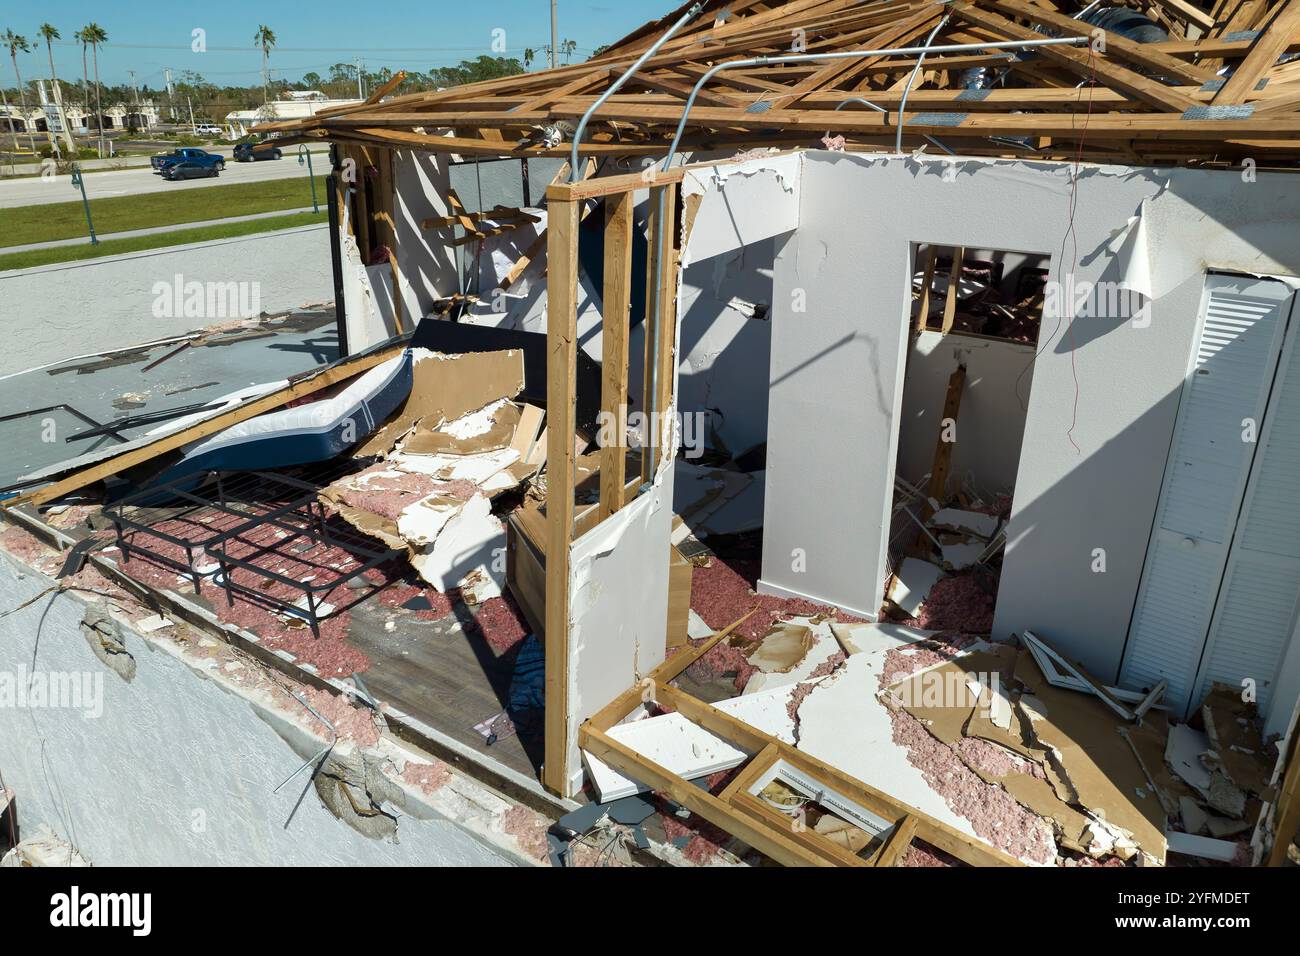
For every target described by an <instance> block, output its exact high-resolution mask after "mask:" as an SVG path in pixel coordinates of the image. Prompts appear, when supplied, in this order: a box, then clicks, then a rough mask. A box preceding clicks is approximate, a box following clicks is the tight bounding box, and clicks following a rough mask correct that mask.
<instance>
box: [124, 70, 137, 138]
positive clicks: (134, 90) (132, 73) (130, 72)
mask: <svg viewBox="0 0 1300 956" xmlns="http://www.w3.org/2000/svg"><path fill="white" fill-rule="evenodd" d="M126 75H127V76H129V77H130V78H131V92H132V99H133V100H134V101H135V119H134V120H133V121H132V122H130V123H128V124H127V125H128V126H129V127H130V128H131V129H135V128H136V124H137V123H139V122H140V87H138V86H136V85H135V70H127V71H126Z"/></svg>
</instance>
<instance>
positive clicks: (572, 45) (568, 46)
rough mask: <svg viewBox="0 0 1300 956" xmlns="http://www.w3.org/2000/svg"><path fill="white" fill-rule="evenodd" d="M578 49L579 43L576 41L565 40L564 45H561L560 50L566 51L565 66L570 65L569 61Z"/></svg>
mask: <svg viewBox="0 0 1300 956" xmlns="http://www.w3.org/2000/svg"><path fill="white" fill-rule="evenodd" d="M577 48H578V41H576V40H565V41H564V42H563V43H561V44H560V49H562V50H563V51H564V65H565V66H568V65H569V59H570V57H572V56H573V51H574V50H576V49H577Z"/></svg>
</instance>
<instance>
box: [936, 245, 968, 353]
mask: <svg viewBox="0 0 1300 956" xmlns="http://www.w3.org/2000/svg"><path fill="white" fill-rule="evenodd" d="M965 259H966V250H965V249H964V248H963V247H961V246H954V247H953V250H952V266H951V267H950V268H949V270H948V294H947V295H946V296H945V297H944V300H943V328H942V330H941V331H942V332H943V334H944V335H947V334H948V333H949V332H951V331H952V324H953V322H954V321H956V318H957V299H958V298H959V297H960V296H961V273H962V264H963V262H964V261H965Z"/></svg>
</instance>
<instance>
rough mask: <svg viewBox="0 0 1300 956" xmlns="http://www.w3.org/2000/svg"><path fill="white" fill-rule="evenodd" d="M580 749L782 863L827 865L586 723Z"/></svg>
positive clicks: (797, 845) (823, 860)
mask: <svg viewBox="0 0 1300 956" xmlns="http://www.w3.org/2000/svg"><path fill="white" fill-rule="evenodd" d="M578 739H579V743H580V745H581V746H582V749H583V750H585V751H587V752H588V753H590V754H592V755H593V756H595V757H598V758H600V759H601V760H603V761H605V763H607V764H609V765H610V766H611V767H613V768H614V769H615V770H618V771H620V772H621V773H624V774H626V775H627V776H629V777H631V778H632V779H633V780H637V781H639V782H641V783H643V784H645V785H646V786H648V787H651V788H653V789H654V790H657V791H659V792H660V793H663V794H666V795H667V796H668V797H669V798H670V799H672V800H673V801H674V802H675V803H677V804H679V805H681V806H683V807H685V808H686V809H687V810H690V811H691V812H692V813H698V814H699V815H700V816H702V817H703V818H704V819H706V820H708V821H709V822H710V823H713V824H716V825H717V826H720V827H722V828H723V829H724V830H726V831H727V832H728V833H730V834H732V835H733V836H735V837H737V838H739V839H741V840H743V841H745V842H746V843H748V844H749V845H750V846H752V847H753V848H754V849H756V850H758V851H759V852H760V853H765V854H767V855H768V856H770V857H771V858H772V859H774V860H776V861H777V862H778V863H784V864H785V865H786V866H829V865H831V864H830V863H828V862H827V861H826V860H825V859H824V858H823V857H821V856H818V855H817V854H815V853H812V852H810V851H808V850H806V849H804V848H803V847H802V846H800V845H799V844H798V843H797V842H795V841H794V840H793V839H791V838H790V837H789V836H787V835H785V834H782V833H779V832H777V831H775V830H773V829H772V828H771V827H768V826H765V825H764V824H761V823H759V822H757V821H755V820H753V818H751V817H749V816H748V815H747V814H744V813H741V812H739V811H737V810H735V809H734V808H732V807H731V806H730V805H729V804H726V803H724V802H723V801H722V800H720V799H719V798H718V797H715V796H714V795H713V794H711V793H709V792H708V791H706V790H701V789H700V788H699V787H697V786H695V784H693V783H689V782H687V781H686V780H683V779H682V778H681V777H679V776H677V774H675V773H673V772H672V771H671V770H669V769H667V768H666V767H663V766H661V765H660V764H657V763H655V762H654V761H653V760H650V759H649V758H647V757H644V756H642V755H641V754H639V753H637V752H636V751H635V750H633V749H632V748H631V747H628V746H626V745H625V744H622V743H620V742H619V741H617V740H615V739H614V738H612V737H610V736H609V735H608V734H606V733H604V732H603V731H600V730H597V729H596V728H595V727H592V726H591V725H590V724H589V723H588V724H583V726H582V728H581V730H580V731H579V733H578Z"/></svg>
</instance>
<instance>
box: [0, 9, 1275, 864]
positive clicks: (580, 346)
mask: <svg viewBox="0 0 1300 956" xmlns="http://www.w3.org/2000/svg"><path fill="white" fill-rule="evenodd" d="M1297 54H1300V2H1297V0H1280V2H1277V3H1273V4H1271V5H1270V4H1239V5H1234V4H1231V3H1228V4H1222V3H1219V4H1213V5H1210V4H1208V3H1201V4H1197V3H1186V2H1178V3H1171V2H1167V0H1156V2H1153V3H1149V4H1142V5H1140V9H1139V8H1138V7H1136V6H1135V7H1128V6H1125V5H1122V4H1119V3H1113V4H1095V3H1094V4H1087V5H1085V4H1082V3H1070V2H1067V3H1053V2H1047V3H1029V2H1021V0H971V2H950V3H934V2H922V0H909V2H887V0H882V2H875V3H859V2H850V0H785V2H779V3H773V2H770V0H769V2H767V3H755V2H747V0H731V2H721V0H710V2H707V3H703V4H690V5H687V6H683V7H681V8H679V9H678V10H675V11H672V12H670V13H668V14H666V15H665V16H664V17H663V18H662V19H661V20H659V21H656V22H654V23H650V24H647V25H646V26H645V27H644V28H642V29H641V30H638V31H636V32H635V33H633V34H631V35H630V36H628V37H626V38H624V39H623V40H621V41H619V42H618V43H615V44H614V45H613V46H611V47H610V48H609V49H608V50H607V51H606V52H604V53H602V54H601V56H599V57H596V58H593V59H592V60H590V61H587V62H585V63H582V64H574V65H571V66H565V67H560V68H556V69H551V70H546V71H541V72H537V73H528V74H523V75H520V76H515V77H509V78H505V79H498V80H491V81H486V82H482V83H476V84H472V85H469V86H464V87H457V88H453V89H448V90H443V91H439V92H436V93H418V94H410V95H393V90H394V89H395V88H396V87H397V85H398V84H399V83H400V77H397V78H395V79H394V81H393V82H392V83H391V84H389V86H388V87H385V88H383V89H380V90H377V91H376V92H375V93H374V95H372V96H371V97H370V98H369V99H368V100H367V101H365V102H364V103H359V104H355V105H349V106H343V107H337V108H330V109H324V110H320V111H318V112H317V113H316V114H315V115H313V116H312V117H309V118H307V119H303V120H291V121H283V122H277V123H272V124H269V125H268V126H267V127H265V128H266V129H267V130H268V131H274V132H276V133H277V134H278V135H279V136H280V137H281V138H282V140H283V141H284V143H285V144H286V145H288V144H294V143H298V142H318V141H324V142H328V143H330V144H331V145H332V155H333V171H332V175H331V183H332V187H331V195H330V212H331V229H330V240H331V253H332V268H333V276H334V287H335V302H334V316H335V320H336V325H337V329H338V334H339V339H340V343H341V347H342V351H343V353H344V357H343V358H341V359H339V360H338V361H337V362H335V363H333V364H331V365H328V366H324V367H321V368H318V369H313V370H311V371H308V372H305V373H301V374H298V375H295V376H293V377H292V378H289V379H287V380H277V381H270V382H268V383H267V384H265V385H262V386H257V387H254V388H248V389H244V390H243V391H242V392H239V393H232V394H231V395H229V396H227V397H226V399H225V401H224V403H222V404H221V405H220V407H217V408H205V409H203V410H200V411H197V412H195V413H194V414H193V415H191V416H189V417H187V418H181V419H176V420H172V421H170V422H168V423H166V424H164V425H161V426H158V427H157V428H155V429H153V430H152V431H150V432H148V433H145V434H141V435H137V436H133V437H130V438H129V440H127V441H125V442H124V443H121V444H117V445H109V446H105V447H103V448H101V449H100V450H98V451H95V452H92V453H89V454H87V455H83V456H82V457H80V458H78V459H74V460H71V461H63V462H59V463H58V464H55V465H48V466H46V467H45V468H43V469H41V470H39V471H36V472H34V473H30V474H27V475H25V476H23V478H22V481H21V482H20V485H19V486H18V487H15V488H13V489H12V495H11V497H9V498H8V499H7V500H5V501H3V502H0V504H3V505H4V506H5V516H6V518H7V519H8V520H9V521H10V522H12V523H14V524H15V525H16V526H17V527H18V528H21V529H23V533H24V534H32V535H36V536H37V537H38V538H43V539H44V540H45V541H46V542H47V543H51V544H53V545H54V546H55V547H57V548H59V549H62V550H66V551H67V552H68V554H67V556H66V561H65V560H64V557H63V556H60V558H59V560H58V561H57V562H54V563H55V564H58V565H60V566H61V567H59V568H57V569H56V570H59V571H62V572H64V576H62V577H59V579H58V580H60V581H64V580H68V579H69V578H72V577H75V576H76V575H84V574H86V573H87V571H86V570H85V569H87V568H88V569H91V570H93V571H94V573H95V574H97V575H102V576H105V577H106V578H107V580H108V581H109V582H111V583H112V587H114V588H118V589H122V588H125V589H126V590H127V592H129V593H130V594H131V595H132V596H133V599H134V600H137V601H141V600H142V601H144V603H145V605H146V606H147V609H148V610H149V611H151V613H150V614H148V615H143V613H142V614H140V615H136V617H135V619H134V620H130V621H128V622H126V623H125V624H122V623H121V622H114V621H106V620H101V619H100V618H98V617H94V616H93V614H92V612H91V611H87V617H86V618H84V619H82V620H81V621H80V622H78V621H77V620H76V615H75V614H72V612H71V611H68V612H66V613H65V614H64V615H63V617H64V618H66V619H67V620H68V621H70V622H71V623H70V624H69V627H70V628H71V629H72V630H73V631H74V635H75V632H76V630H77V629H78V628H79V629H80V631H82V632H85V633H86V635H88V637H87V639H89V640H91V641H92V647H93V648H95V653H96V655H97V656H100V657H101V659H103V660H106V661H108V662H109V663H108V665H107V666H110V667H112V666H118V667H119V669H120V668H121V667H125V666H127V665H125V664H124V662H123V660H122V658H123V655H125V656H126V657H128V658H130V657H132V655H131V654H130V653H129V651H130V645H131V643H132V642H135V641H138V640H140V639H141V637H140V632H141V628H142V626H143V624H144V622H143V621H142V620H141V619H140V618H141V617H144V618H145V619H147V620H148V621H149V624H150V625H152V626H154V629H153V630H146V631H144V632H143V633H144V638H145V639H148V640H151V641H161V640H163V639H164V637H166V636H168V635H169V633H170V631H171V629H172V628H173V627H176V626H177V625H175V624H166V623H164V624H159V623H158V622H157V621H155V620H154V618H159V619H175V620H179V621H182V622H184V624H185V626H186V627H190V628H195V629H197V631H198V632H205V631H206V632H209V636H208V637H206V638H204V640H210V641H214V642H221V643H222V644H223V646H225V645H228V646H229V647H232V648H235V649H237V650H238V651H239V653H240V654H241V655H246V656H248V658H249V663H244V662H243V661H242V660H237V661H227V662H225V663H222V664H221V665H219V666H220V667H222V668H224V667H227V666H228V665H229V664H231V663H234V664H238V665H239V667H240V668H242V667H246V666H252V662H255V663H256V666H257V667H258V668H262V669H266V670H267V673H274V674H276V675H280V676H277V677H274V678H270V679H268V680H267V681H263V682H261V683H260V684H259V685H258V687H257V688H249V689H246V692H247V693H253V690H254V689H256V690H258V691H259V692H264V693H271V694H273V693H274V692H275V687H276V685H277V681H279V680H280V679H281V678H282V677H283V676H286V675H287V676H289V677H291V678H292V680H294V681H295V682H298V683H296V684H295V685H294V687H296V688H299V689H292V688H291V689H290V690H288V691H285V690H283V689H281V692H280V700H279V704H278V707H279V710H278V711H277V713H278V714H279V716H277V717H275V718H263V719H264V720H269V721H270V722H271V723H272V724H276V723H277V722H285V723H290V722H291V721H290V720H289V718H288V717H286V716H284V711H285V710H286V708H287V709H288V710H292V711H293V714H292V716H293V718H294V721H298V722H301V721H304V720H305V721H307V725H308V726H309V727H311V728H312V730H311V731H310V732H308V731H307V730H304V729H302V727H301V726H298V724H297V723H294V728H293V729H292V730H289V729H284V728H281V727H278V726H277V730H278V732H279V735H280V737H281V738H282V739H284V740H288V741H289V742H290V745H291V747H292V748H293V749H294V751H295V752H296V753H297V754H298V755H299V759H300V760H301V761H306V763H304V764H303V766H304V767H305V768H306V769H305V770H303V772H302V773H301V776H298V777H297V778H296V779H297V781H298V782H297V783H296V784H294V786H295V787H296V788H298V789H301V788H302V787H303V786H306V785H308V784H307V782H308V781H310V782H311V784H310V785H312V786H314V787H315V789H316V791H317V796H318V797H319V803H320V804H321V805H322V806H323V807H325V808H327V810H328V811H329V813H330V814H332V815H333V816H335V817H338V818H339V819H341V820H343V821H344V822H345V823H348V824H350V825H351V827H352V829H353V831H355V832H356V833H358V834H360V837H361V838H362V842H361V843H360V844H358V845H360V846H364V847H365V849H364V851H363V850H356V852H358V853H364V854H371V853H375V852H380V851H374V850H373V849H372V847H373V845H374V843H375V842H376V841H378V842H381V843H382V842H383V841H385V840H391V839H392V838H393V837H394V835H395V834H396V833H398V832H401V833H407V832H413V831H416V830H419V829H420V827H422V826H423V825H424V824H425V823H426V822H427V818H428V816H430V815H431V816H434V817H437V823H438V825H439V826H443V825H446V828H447V832H443V831H440V830H438V829H437V828H436V827H431V826H425V827H424V829H423V830H421V831H420V832H421V834H422V835H421V836H420V837H418V838H417V840H418V841H420V842H419V845H421V846H429V847H434V848H435V849H432V850H430V851H429V852H431V853H433V854H434V859H437V860H445V861H448V862H457V861H459V860H462V859H466V860H467V859H471V858H473V857H474V854H476V853H481V852H485V851H482V850H481V849H479V848H480V847H481V846H484V845H486V846H488V847H489V848H490V850H489V851H487V852H490V854H499V855H501V856H506V857H508V858H512V859H529V860H533V861H542V860H547V859H549V860H550V861H551V862H552V863H556V864H581V863H583V862H584V861H585V862H593V861H594V862H597V863H603V862H608V861H609V859H610V855H609V853H608V852H606V851H605V850H602V851H601V852H600V853H595V852H593V849H592V848H593V846H596V847H606V848H608V847H617V848H618V853H617V854H616V855H617V858H618V859H620V860H623V861H625V862H634V861H638V860H643V859H646V858H648V856H653V857H657V858H659V859H664V860H668V861H669V862H674V863H682V862H692V863H707V862H719V861H725V862H757V861H759V860H761V859H770V860H775V861H777V862H780V863H784V864H790V865H850V866H853V865H926V864H934V863H948V864H953V865H1016V864H1026V865H1054V864H1061V863H1069V864H1071V865H1084V864H1093V863H1097V862H1109V861H1113V860H1120V861H1123V862H1126V863H1130V864H1138V863H1142V864H1148V865H1149V864H1164V863H1165V862H1166V861H1168V860H1169V859H1170V858H1171V857H1172V856H1175V855H1177V856H1184V857H1193V858H1199V859H1209V860H1214V861H1218V862H1221V863H1231V864H1237V865H1246V864H1253V863H1262V862H1271V863H1278V862H1284V861H1285V860H1286V859H1287V857H1288V852H1289V848H1290V847H1291V844H1292V841H1293V839H1294V837H1295V832H1296V824H1297V813H1300V804H1298V803H1297V801H1296V789H1297V777H1298V775H1300V769H1298V767H1297V764H1298V763H1300V762H1298V761H1297V760H1295V759H1294V750H1295V744H1294V740H1295V735H1294V727H1295V718H1296V713H1297V704H1298V702H1300V618H1298V614H1300V518H1297V512H1296V510H1295V508H1294V507H1293V505H1292V502H1291V498H1292V497H1293V494H1292V493H1293V492H1294V489H1295V486H1296V481H1295V474H1296V464H1297V455H1298V454H1300V352H1297V349H1296V344H1295V339H1296V337H1297V336H1298V335H1300V307H1298V306H1297V304H1296V297H1297V291H1296V290H1297V288H1298V287H1300V248H1297V245H1296V242H1295V237H1296V236H1297V235H1298V234H1300V179H1297V177H1296V169H1295V167H1296V162H1297V159H1300V113H1298V112H1297V110H1298V109H1300V101H1297V100H1296V98H1295V95H1294V92H1293V84H1295V83H1296V82H1298V81H1300V72H1297V71H1300V59H1295V57H1296V55H1297ZM51 506H53V507H54V508H55V509H62V508H65V507H70V508H72V509H73V517H74V518H75V519H76V520H75V521H73V520H71V519H68V520H63V521H57V522H55V521H54V520H53V519H52V518H51V516H50V509H51ZM31 560H35V558H32V559H31ZM51 560H53V559H51ZM56 586H57V585H56ZM39 590H40V589H39V588H35V587H28V588H27V591H30V592H33V593H36V592H39ZM11 596H12V597H13V601H12V602H11V603H15V604H16V603H19V601H20V600H22V599H23V595H22V594H19V593H17V591H15V592H14V593H13V594H12V595H11ZM28 596H30V595H28ZM69 615H71V616H69ZM88 622H89V623H88ZM123 628H125V629H126V630H127V631H128V632H131V633H132V634H134V636H131V635H130V634H128V635H127V636H123V634H122V633H121V632H122V629H123ZM79 639H80V638H79ZM175 653H176V654H177V655H178V656H183V655H181V652H179V651H177V652H175ZM212 653H213V654H216V653H217V651H215V650H214V651H212ZM222 653H225V651H224V650H223V651H222ZM140 666H141V667H143V666H144V665H143V662H141V665H140ZM191 666H194V665H193V664H192V665H191ZM129 667H130V669H131V670H132V673H134V672H135V667H136V664H135V662H134V659H132V663H131V664H130V665H129ZM238 669H239V668H236V669H235V670H236V671H237V670H238ZM136 680H139V678H138V677H137V678H136ZM309 718H310V719H309ZM312 721H315V723H312ZM322 727H323V728H327V730H325V731H322ZM343 728H346V729H347V732H346V733H344V731H343ZM196 733H197V731H196ZM197 739H200V740H202V739H203V738H202V737H199V738H197ZM340 742H342V743H340ZM316 744H319V746H315V745H316ZM214 746H215V745H214ZM403 747H404V748H414V749H413V750H410V751H408V750H400V752H399V749H400V748H403ZM417 751H418V752H420V753H424V754H427V755H431V756H428V757H417V756H412V754H413V753H415V752H417ZM290 762H291V763H292V762H293V761H290ZM290 769H292V767H290ZM130 772H131V770H130V769H129V768H128V771H127V773H128V774H129V773H130ZM140 772H141V773H144V772H145V771H143V770H141V771H140ZM448 780H451V781H453V782H452V783H447V781H448ZM475 787H483V788H486V790H487V791H490V793H491V794H492V795H493V797H492V799H494V800H496V801H497V802H496V804H494V806H495V807H496V809H494V810H493V811H491V812H490V813H488V814H486V816H484V814H482V813H481V812H472V813H471V812H468V811H466V810H465V809H464V804H465V802H466V801H469V802H471V803H472V802H474V799H475V798H474V797H472V796H465V794H466V793H468V792H469V791H471V790H472V789H473V788H475ZM450 790H455V792H456V793H457V794H458V797H457V800H452V799H451V798H450V797H449V796H448V792H449V791H450ZM20 799H21V797H20ZM240 799H241V800H242V799H250V798H240ZM313 799H315V798H313ZM232 800H234V797H232ZM486 800H487V798H486V797H481V798H480V805H482V802H483V801H486ZM430 803H431V804H432V807H433V809H430V810H428V811H427V814H426V815H425V816H424V817H421V819H420V821H419V822H407V821H408V820H410V817H411V816H416V815H419V814H418V812H417V810H415V809H414V807H416V806H417V805H420V806H423V805H425V804H430ZM239 805H240V806H244V804H243V803H240V804H239ZM250 805H251V806H254V807H255V808H256V809H255V812H256V813H258V814H264V815H266V816H267V817H268V818H274V816H275V814H276V813H277V810H276V809H275V806H277V805H276V804H273V803H270V802H269V801H268V800H264V799H262V798H261V797H259V798H257V799H256V800H253V801H252V803H251V804H250ZM395 808H400V809H401V811H402V812H398V809H395ZM403 814H409V815H410V816H405V815H403ZM439 814H441V815H442V816H438V815H439ZM399 819H400V820H401V821H402V822H398V820H399ZM793 820H797V821H799V823H800V825H798V826H792V821H793ZM805 824H806V825H805ZM304 825H307V824H304ZM312 825H318V826H321V827H324V826H326V825H327V823H319V824H312ZM453 831H454V834H455V835H454V836H453V835H450V834H451V833H452V832H453ZM315 832H316V831H313V833H315ZM323 832H326V833H327V831H323ZM464 833H469V834H470V836H469V837H468V838H464V839H462V835H463V834H464ZM593 835H594V836H593ZM326 838H327V837H326V836H324V835H322V836H320V837H318V839H322V840H324V839H326ZM466 840H467V841H468V842H466ZM367 841H369V842H367ZM462 843H464V845H463V846H462ZM385 845H387V844H385ZM470 845H472V846H473V847H475V849H469V848H468V847H469V846H470ZM176 852H178V853H183V852H190V851H188V850H186V849H184V848H183V847H182V848H178V849H177V850H176ZM322 852H332V851H322ZM1290 852H1294V851H1290ZM386 853H388V851H387V850H385V851H382V854H386ZM382 854H381V856H382ZM643 854H646V855H648V856H642V855H643ZM304 858H310V855H308V857H304ZM366 858H367V859H369V858H372V857H370V856H366Z"/></svg>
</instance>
